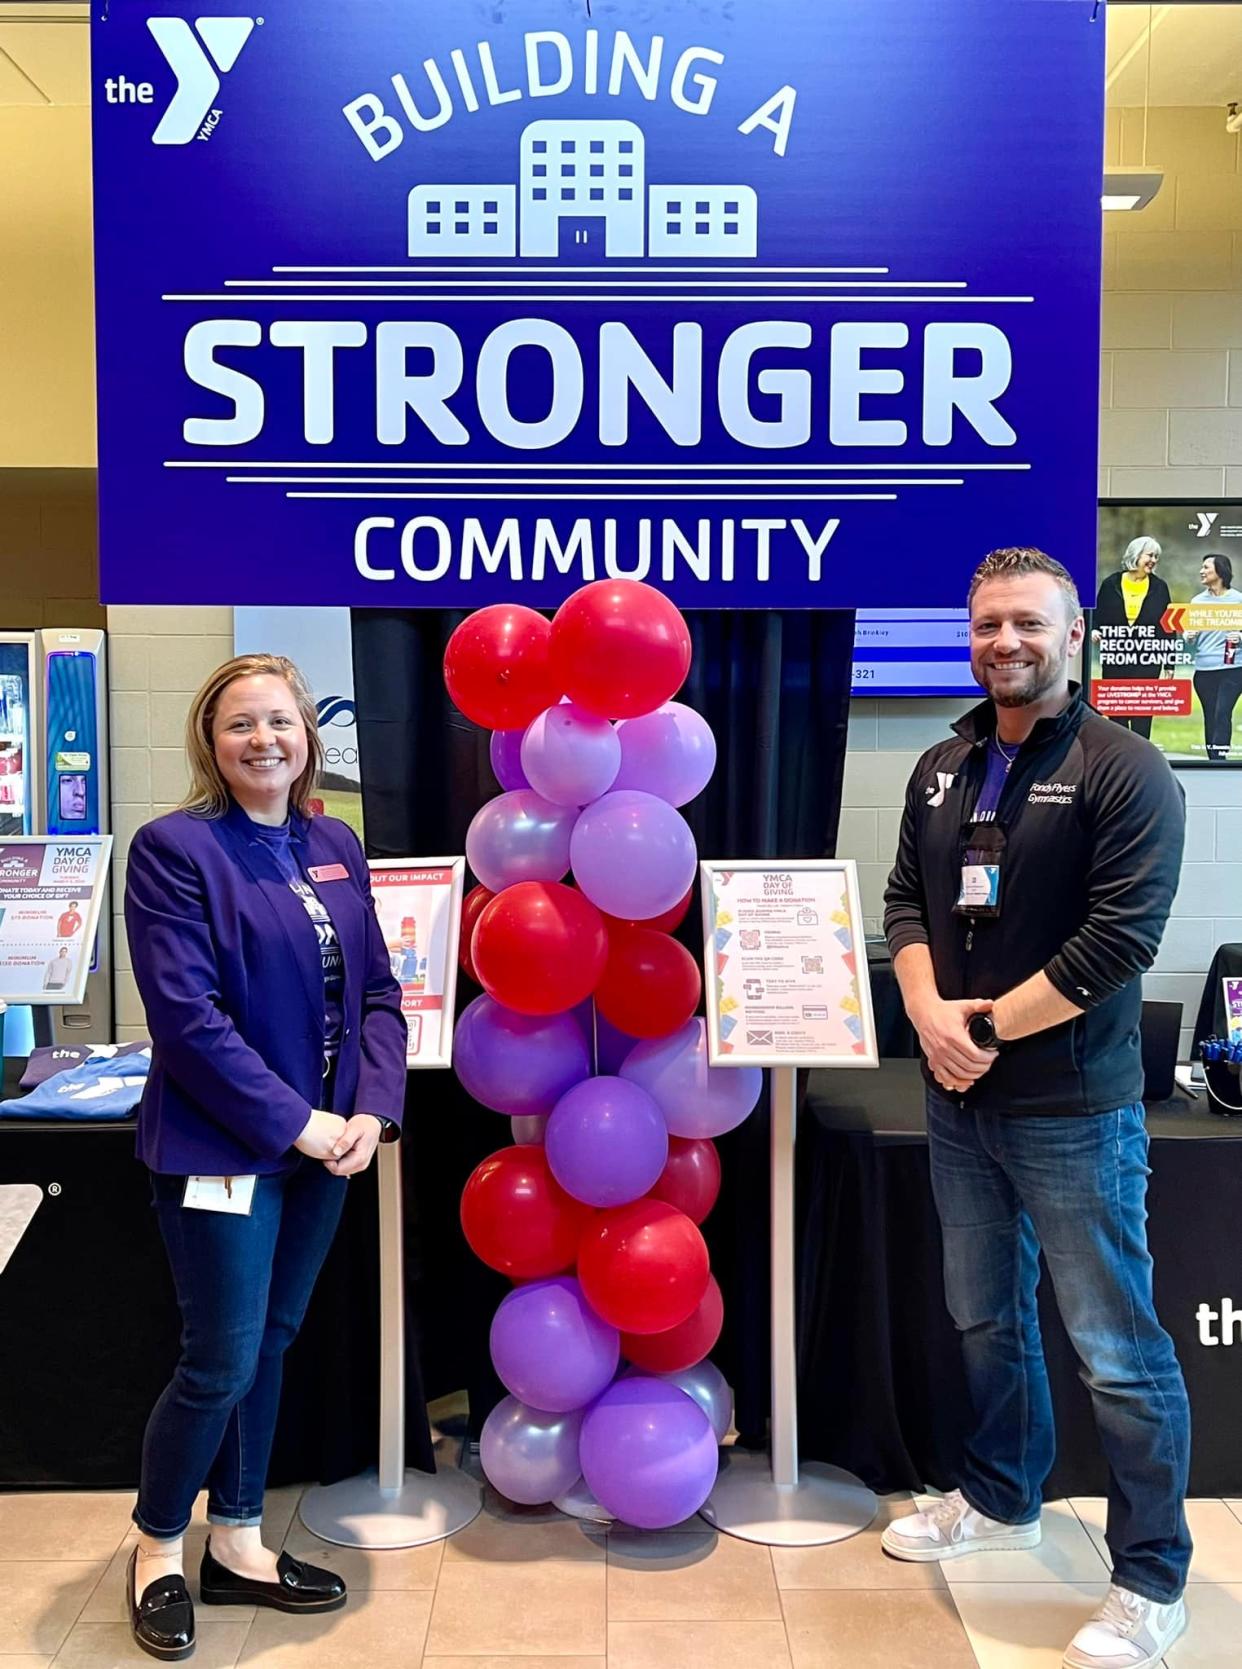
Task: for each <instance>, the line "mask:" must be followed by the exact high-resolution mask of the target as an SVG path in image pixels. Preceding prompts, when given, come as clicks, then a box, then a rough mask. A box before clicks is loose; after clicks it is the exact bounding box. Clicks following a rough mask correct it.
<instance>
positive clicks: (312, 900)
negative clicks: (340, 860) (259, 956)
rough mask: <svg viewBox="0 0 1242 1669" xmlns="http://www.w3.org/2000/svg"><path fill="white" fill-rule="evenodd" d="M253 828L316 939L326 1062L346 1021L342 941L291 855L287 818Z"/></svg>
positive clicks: (337, 1049) (338, 1042) (336, 1049)
mask: <svg viewBox="0 0 1242 1669" xmlns="http://www.w3.org/2000/svg"><path fill="white" fill-rule="evenodd" d="M254 832H255V834H256V835H257V836H258V837H259V839H260V840H261V841H262V842H263V844H264V846H266V847H267V849H268V851H269V852H270V853H271V854H272V857H273V858H274V859H275V861H276V867H277V868H278V869H279V870H280V873H281V874H282V875H283V876H284V878H285V880H286V881H287V882H288V884H289V890H290V892H292V893H293V895H294V897H295V898H297V899H299V900H300V902H301V904H302V908H303V909H304V910H305V911H306V914H307V915H308V916H309V917H310V920H311V923H312V925H313V926H314V929H315V937H316V938H317V939H318V940H319V958H320V963H321V966H322V968H323V1009H324V1028H323V1052H324V1059H325V1063H330V1062H331V1061H332V1060H333V1059H334V1058H335V1056H336V1055H337V1054H338V1053H339V1052H340V1047H341V1031H342V1029H343V1027H344V1024H345V959H344V956H343V955H342V953H341V942H340V940H339V939H338V937H337V933H336V928H335V927H334V926H333V925H332V917H331V916H330V915H329V914H328V912H327V909H326V908H325V907H324V904H323V901H322V900H321V899H320V897H319V895H318V893H317V892H316V891H315V889H314V887H312V886H311V884H310V882H309V881H308V880H307V878H306V876H305V875H304V874H303V872H302V870H301V867H300V866H299V864H298V860H297V858H296V857H295V856H294V852H293V845H292V842H291V840H290V835H289V824H288V822H284V823H280V824H276V825H270V824H267V823H256V824H255V825H254Z"/></svg>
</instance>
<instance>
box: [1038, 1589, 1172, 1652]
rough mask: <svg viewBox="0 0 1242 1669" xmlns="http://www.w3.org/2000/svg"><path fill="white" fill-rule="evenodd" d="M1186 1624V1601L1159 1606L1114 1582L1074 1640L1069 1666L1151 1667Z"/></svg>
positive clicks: (1069, 1648) (1071, 1643)
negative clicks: (1102, 1601)
mask: <svg viewBox="0 0 1242 1669" xmlns="http://www.w3.org/2000/svg"><path fill="white" fill-rule="evenodd" d="M1185 1627H1186V1602H1185V1600H1181V1599H1175V1600H1174V1601H1173V1603H1172V1604H1171V1605H1157V1604H1156V1602H1155V1600H1151V1599H1144V1598H1143V1597H1142V1595H1141V1594H1132V1593H1131V1592H1130V1590H1129V1589H1128V1588H1119V1587H1118V1586H1117V1584H1116V1583H1115V1582H1114V1583H1113V1584H1112V1586H1111V1587H1110V1588H1109V1590H1108V1595H1107V1597H1106V1599H1105V1601H1104V1603H1103V1605H1102V1606H1101V1607H1100V1609H1099V1610H1098V1611H1097V1612H1096V1614H1095V1616H1094V1617H1092V1619H1091V1621H1090V1622H1089V1623H1084V1624H1083V1626H1082V1627H1081V1628H1080V1629H1079V1630H1078V1633H1077V1634H1076V1635H1075V1636H1074V1638H1073V1639H1072V1640H1071V1641H1070V1643H1069V1647H1068V1649H1067V1650H1066V1653H1065V1659H1064V1661H1065V1663H1066V1664H1067V1665H1068V1666H1069V1669H1149V1666H1150V1665H1152V1664H1155V1663H1159V1662H1160V1659H1161V1658H1162V1657H1163V1656H1164V1654H1165V1652H1167V1651H1168V1649H1169V1647H1170V1646H1171V1645H1172V1644H1173V1642H1174V1641H1175V1640H1176V1639H1177V1637H1178V1635H1179V1634H1181V1633H1182V1631H1183V1630H1184V1629H1185Z"/></svg>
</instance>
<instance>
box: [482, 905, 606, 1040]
mask: <svg viewBox="0 0 1242 1669" xmlns="http://www.w3.org/2000/svg"><path fill="white" fill-rule="evenodd" d="M471 949H472V953H473V956H474V967H475V977H476V978H477V979H478V982H479V984H480V985H481V986H482V987H483V989H484V990H485V991H486V992H487V994H488V996H489V997H494V998H495V999H496V1001H497V1002H498V1003H503V1004H504V1006H505V1007H506V1008H513V1009H516V1010H517V1012H518V1013H519V1014H563V1013H564V1012H565V1010H566V1009H567V1008H576V1007H577V1005H578V1004H579V1003H580V1002H583V1001H585V1000H586V998H587V997H589V996H590V995H591V993H592V991H594V989H595V987H596V986H597V985H598V984H599V981H600V976H601V974H602V973H603V971H604V965H605V963H606V962H607V960H608V933H607V930H606V929H605V927H604V918H603V916H601V915H600V913H599V911H598V910H597V909H596V908H595V906H594V904H592V903H591V901H590V899H589V898H584V897H583V895H582V894H581V893H580V892H577V891H575V890H574V888H573V887H567V886H565V885H564V883H563V882H560V881H519V882H518V883H517V885H516V886H512V887H506V888H505V889H504V891H503V892H498V893H497V894H496V896H495V898H493V899H492V900H491V902H490V903H489V904H487V905H486V906H485V907H484V909H483V913H482V914H481V915H480V917H479V919H478V922H477V924H476V926H475V929H474V942H473V944H472V946H471Z"/></svg>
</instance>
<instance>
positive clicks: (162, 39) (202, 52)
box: [109, 17, 263, 145]
mask: <svg viewBox="0 0 1242 1669" xmlns="http://www.w3.org/2000/svg"><path fill="white" fill-rule="evenodd" d="M262 21H263V19H262V18H261V17H258V18H256V17H200V18H196V19H195V27H196V28H197V30H198V33H197V35H196V34H195V32H194V29H193V28H191V26H190V24H189V23H188V22H187V21H186V19H185V18H183V17H149V18H148V19H147V28H148V29H149V30H150V31H151V33H152V35H153V36H154V37H155V44H156V45H157V46H158V47H159V49H160V51H161V52H162V53H163V54H164V57H165V58H166V59H167V61H168V66H169V68H170V69H171V70H172V72H173V74H174V75H175V76H176V78H177V90H176V92H175V93H174V94H173V96H172V102H171V103H170V104H169V106H168V109H167V110H165V112H164V114H163V116H162V117H161V118H160V123H159V126H158V127H157V128H156V130H155V132H154V133H153V134H152V135H151V142H152V144H154V145H188V144H189V143H190V141H191V140H192V139H195V138H199V139H207V138H209V137H210V136H211V132H212V129H213V128H214V127H215V125H216V122H218V121H219V119H220V112H219V111H218V110H216V109H214V108H213V106H214V103H215V97H216V94H217V93H218V92H219V91H220V76H221V75H227V74H228V72H229V71H230V70H231V69H232V68H233V65H234V64H235V63H236V62H237V60H238V58H239V57H240V56H241V50H242V47H243V46H245V44H246V42H247V41H248V40H249V39H250V36H251V33H252V31H253V30H254V26H255V24H256V23H262ZM217 70H219V72H220V74H219V75H217V73H216V71H217ZM123 87H124V82H122V88H123ZM111 97H112V95H111V92H109V99H110V101H111ZM140 102H142V103H146V102H148V101H147V100H145V99H141V96H140Z"/></svg>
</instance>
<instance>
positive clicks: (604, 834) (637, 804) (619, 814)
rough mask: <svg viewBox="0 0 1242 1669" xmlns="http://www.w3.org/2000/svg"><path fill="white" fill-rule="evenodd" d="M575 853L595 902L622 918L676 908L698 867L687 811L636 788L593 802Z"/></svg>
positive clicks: (581, 881) (582, 883)
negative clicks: (682, 811) (687, 820)
mask: <svg viewBox="0 0 1242 1669" xmlns="http://www.w3.org/2000/svg"><path fill="white" fill-rule="evenodd" d="M468 850H469V848H468V847H467V851H468ZM569 855H570V860H571V862H572V864H573V871H574V879H575V880H576V881H577V883H578V885H579V887H580V888H581V889H582V891H583V892H584V893H585V894H586V896H587V897H588V898H589V899H590V900H591V903H592V904H594V905H595V906H596V908H597V909H600V910H603V911H604V912H605V914H606V915H610V916H617V917H619V918H620V919H621V920H622V921H647V920H650V918H651V917H652V916H659V915H663V913H664V912H665V910H671V909H672V907H673V905H674V904H679V903H680V902H681V900H682V899H683V898H684V897H685V895H686V893H687V891H688V890H689V888H690V886H691V884H692V882H693V881H694V876H695V870H696V868H697V867H698V853H697V852H696V851H695V846H694V836H693V835H692V834H691V833H690V827H689V825H688V824H687V822H686V820H685V818H684V817H683V816H682V815H681V813H680V812H678V811H675V810H674V809H673V807H672V806H671V805H669V803H668V801H667V800H660V799H657V798H656V796H655V795H654V794H641V793H639V792H637V791H636V790H635V789H632V788H624V789H619V790H618V791H617V792H616V793H613V794H605V795H604V797H603V799H602V800H596V801H595V803H594V805H589V806H587V808H586V810H585V811H584V812H583V813H582V815H581V816H580V817H579V818H578V821H577V823H575V825H574V830H573V836H572V839H571V840H570V843H569ZM475 873H476V874H477V873H478V871H477V870H476V871H475ZM480 879H483V877H481V876H480Z"/></svg>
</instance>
